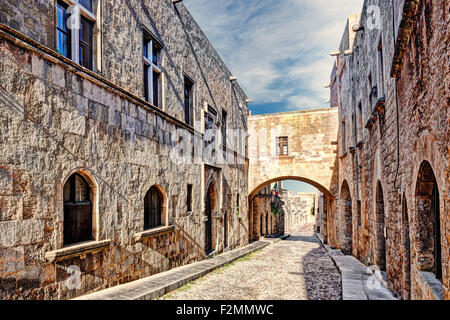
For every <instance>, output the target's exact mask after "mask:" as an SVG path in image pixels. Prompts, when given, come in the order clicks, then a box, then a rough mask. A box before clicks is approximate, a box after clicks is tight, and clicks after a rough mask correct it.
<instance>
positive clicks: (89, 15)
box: [55, 0, 100, 71]
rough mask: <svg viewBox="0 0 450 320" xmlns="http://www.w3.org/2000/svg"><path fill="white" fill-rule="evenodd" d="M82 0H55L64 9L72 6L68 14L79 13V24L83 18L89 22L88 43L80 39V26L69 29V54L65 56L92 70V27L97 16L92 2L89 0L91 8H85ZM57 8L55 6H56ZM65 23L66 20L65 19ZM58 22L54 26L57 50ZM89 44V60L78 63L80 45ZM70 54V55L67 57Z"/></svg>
mask: <svg viewBox="0 0 450 320" xmlns="http://www.w3.org/2000/svg"><path fill="white" fill-rule="evenodd" d="M81 2H82V0H57V2H56V3H57V4H60V5H61V6H64V5H65V6H66V10H67V8H68V7H70V6H72V7H73V8H74V11H73V12H68V16H71V15H73V14H79V15H80V17H79V22H80V24H81V20H82V19H84V20H85V22H86V23H87V22H89V23H90V24H91V30H90V31H91V35H90V43H87V42H85V41H83V43H82V40H81V39H80V33H81V26H80V29H70V48H71V51H70V55H69V52H68V53H67V56H66V57H67V58H69V59H71V60H72V61H74V62H75V63H77V64H79V65H81V66H82V67H85V68H87V69H89V70H91V71H92V70H93V66H94V29H95V24H96V22H97V16H96V15H95V14H94V13H93V10H92V9H93V8H92V7H93V3H92V0H91V5H90V6H91V8H86V7H84V6H83V4H82V3H81ZM97 5H100V0H98V2H97ZM56 10H57V6H56ZM65 23H67V20H66V21H65ZM58 30H59V28H58V23H57V21H56V28H55V36H56V39H55V43H56V49H57V50H58V36H57V34H58ZM81 44H82V45H84V46H89V47H90V54H89V60H88V63H83V65H82V64H81V63H80V60H81V59H80V45H81ZM69 56H70V57H69Z"/></svg>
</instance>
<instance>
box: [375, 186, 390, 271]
mask: <svg viewBox="0 0 450 320" xmlns="http://www.w3.org/2000/svg"><path fill="white" fill-rule="evenodd" d="M375 197H376V201H375V206H376V208H375V232H376V233H375V237H376V238H375V264H376V265H377V266H378V267H379V268H380V270H383V271H385V270H386V234H387V232H386V226H385V223H384V214H385V212H384V196H383V187H382V186H381V182H380V181H378V182H377V189H376V196H375Z"/></svg>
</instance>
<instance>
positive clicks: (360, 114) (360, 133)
mask: <svg viewBox="0 0 450 320" xmlns="http://www.w3.org/2000/svg"><path fill="white" fill-rule="evenodd" d="M362 138H363V123H362V103H361V102H360V103H359V104H358V142H359V141H362Z"/></svg>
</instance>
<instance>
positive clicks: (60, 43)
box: [56, 1, 72, 59]
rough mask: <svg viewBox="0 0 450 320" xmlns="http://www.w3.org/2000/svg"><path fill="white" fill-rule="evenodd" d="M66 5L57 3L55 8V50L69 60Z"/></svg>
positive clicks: (69, 34)
mask: <svg viewBox="0 0 450 320" xmlns="http://www.w3.org/2000/svg"><path fill="white" fill-rule="evenodd" d="M67 19H68V14H67V5H66V4H65V3H64V2H60V1H58V3H57V6H56V20H57V21H56V48H57V50H58V52H59V53H60V54H62V55H63V56H65V57H67V58H69V59H70V58H71V56H72V55H71V45H70V44H71V41H72V40H71V39H72V37H71V32H70V30H68V28H67Z"/></svg>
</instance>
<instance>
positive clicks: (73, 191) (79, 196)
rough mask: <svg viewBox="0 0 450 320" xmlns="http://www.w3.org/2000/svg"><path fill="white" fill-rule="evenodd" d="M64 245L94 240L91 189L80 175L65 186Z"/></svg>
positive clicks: (75, 176)
mask: <svg viewBox="0 0 450 320" xmlns="http://www.w3.org/2000/svg"><path fill="white" fill-rule="evenodd" d="M63 193H64V231H63V233H64V245H70V244H74V243H78V242H82V241H88V240H92V239H93V237H92V201H91V188H90V187H89V184H88V183H87V182H86V180H85V178H84V177H83V176H81V175H80V174H78V173H75V174H73V175H71V176H70V177H69V179H68V180H67V182H66V183H65V185H64V191H63Z"/></svg>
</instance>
